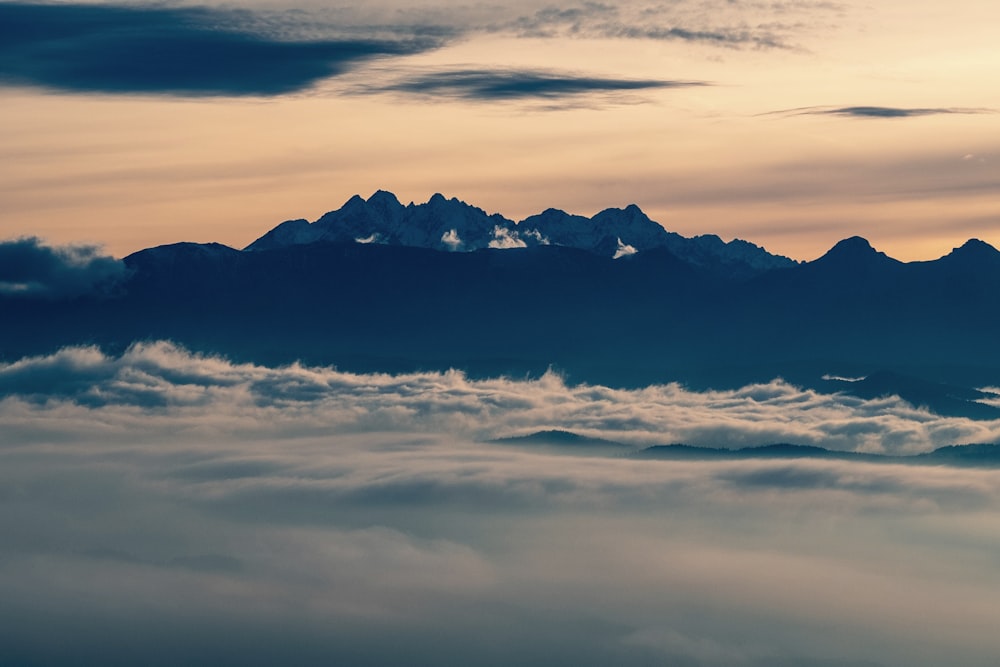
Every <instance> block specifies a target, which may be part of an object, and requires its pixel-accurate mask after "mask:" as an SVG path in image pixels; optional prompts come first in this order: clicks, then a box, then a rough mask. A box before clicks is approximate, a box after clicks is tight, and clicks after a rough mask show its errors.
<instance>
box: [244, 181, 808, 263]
mask: <svg viewBox="0 0 1000 667" xmlns="http://www.w3.org/2000/svg"><path fill="white" fill-rule="evenodd" d="M317 241H327V242H339V243H351V242H355V243H383V244H388V245H403V246H414V247H419V248H430V249H434V250H445V251H451V252H455V251H465V252H469V251H474V250H481V249H484V248H499V249H509V248H525V247H530V246H539V245H550V244H551V245H561V246H568V247H572V248H578V249H581V250H588V251H590V252H593V253H596V254H599V255H603V256H607V257H615V258H618V257H622V256H627V255H631V254H635V253H639V252H642V251H644V250H650V249H652V248H666V249H668V250H669V251H670V252H672V253H673V254H675V255H677V256H678V257H679V258H681V259H684V260H686V261H688V262H689V263H691V264H695V265H697V266H718V265H722V266H725V267H726V268H727V269H728V270H730V271H731V272H732V273H733V274H735V275H740V274H745V275H749V274H753V273H756V272H759V271H765V270H768V269H774V268H782V267H787V266H793V265H794V264H795V262H794V261H793V260H790V259H788V258H787V257H781V256H778V255H772V254H770V253H768V252H767V251H766V250H764V249H763V248H761V247H759V246H757V245H754V244H753V243H749V242H747V241H743V240H741V239H734V240H733V241H730V242H728V243H726V242H724V241H722V239H720V238H719V237H718V236H715V235H705V236H696V237H694V238H687V237H684V236H681V235H680V234H676V233H674V232H669V231H667V230H666V229H664V228H663V226H662V225H660V224H659V223H657V222H655V221H653V220H651V219H650V218H649V217H648V216H647V215H646V214H645V213H643V212H642V210H641V209H640V208H639V207H638V206H636V205H635V204H630V205H628V206H626V207H625V208H624V209H620V208H609V209H605V210H603V211H601V212H600V213H598V214H596V215H595V216H593V217H592V218H587V217H585V216H580V215H571V214H569V213H566V212H565V211H560V210H558V209H554V208H550V209H547V210H545V211H543V212H542V213H539V214H538V215H533V216H530V217H528V218H525V219H524V220H521V221H520V222H515V221H513V220H510V219H508V218H505V217H503V216H502V215H500V214H498V213H494V214H492V215H490V214H487V213H486V212H485V211H483V210H482V209H480V208H477V207H475V206H471V205H470V204H467V203H465V202H463V201H460V200H458V199H455V198H452V199H447V198H445V197H444V196H443V195H440V194H435V195H434V196H432V197H431V198H430V200H428V201H427V202H426V203H423V204H414V203H412V202H411V203H410V204H407V205H406V206H404V205H403V204H401V203H400V202H399V200H398V199H397V198H396V196H395V195H394V194H392V193H391V192H386V191H383V190H379V191H378V192H376V193H375V194H373V195H372V196H371V197H370V198H369V199H368V200H367V201H366V200H365V199H363V198H362V197H360V196H358V195H355V196H353V197H351V199H349V200H348V201H347V202H346V203H345V204H344V205H343V206H342V207H341V208H339V209H337V210H335V211H330V212H329V213H327V214H325V215H323V216H322V217H321V218H319V219H318V220H317V221H316V222H314V223H311V224H310V223H309V222H307V221H305V220H289V221H287V222H283V223H281V224H280V225H278V226H277V227H275V228H274V229H272V230H271V231H269V232H268V233H267V234H265V235H264V236H262V237H260V238H259V239H257V240H256V241H254V242H253V243H251V244H250V245H249V246H247V247H246V250H249V251H258V250H268V249H271V248H277V247H284V246H289V245H301V244H308V243H314V242H317Z"/></svg>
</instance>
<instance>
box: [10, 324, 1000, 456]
mask: <svg viewBox="0 0 1000 667" xmlns="http://www.w3.org/2000/svg"><path fill="white" fill-rule="evenodd" d="M0 397H4V398H3V400H2V401H0V419H2V420H3V421H4V423H5V425H6V426H7V428H8V429H12V430H16V429H31V428H32V427H33V426H34V427H41V426H42V425H46V426H45V427H46V428H52V429H55V430H54V431H53V434H55V433H63V434H64V435H73V434H79V433H84V432H94V433H101V434H103V435H107V436H108V437H112V436H113V433H109V432H107V431H106V429H105V426H104V425H106V424H110V423H125V424H132V425H136V426H138V425H140V424H141V425H143V428H145V430H146V432H147V437H148V438H149V439H156V438H158V437H160V436H161V435H170V434H171V433H173V432H174V431H175V430H176V429H177V428H178V424H184V428H185V429H189V430H192V431H197V432H201V433H216V432H232V431H239V432H240V433H245V434H253V435H252V437H258V436H259V437H269V436H277V435H282V436H284V435H288V434H292V433H295V434H299V435H303V436H304V435H316V434H329V433H340V434H349V433H361V432H370V431H380V432H404V433H428V434H430V433H445V434H449V435H451V436H454V437H462V438H468V439H474V440H482V439H490V438H496V437H504V436H511V435H521V434H526V433H531V432H534V431H539V430H548V429H562V430H568V431H573V432H576V433H579V434H582V435H586V436H593V437H603V438H607V439H611V440H616V441H620V442H625V443H629V444H633V445H635V446H648V445H652V444H669V443H686V444H691V445H701V446H711V447H730V448H735V447H744V446H754V445H765V444H772V443H795V444H803V445H818V446H823V447H827V448H830V449H838V450H847V451H862V452H875V453H879V452H881V453H892V454H908V453H917V452H922V451H929V450H931V449H934V448H936V447H939V446H944V445H950V444H964V443H971V442H996V441H998V440H1000V422H997V421H973V420H968V419H963V418H952V417H940V416H937V415H933V414H931V413H929V412H927V411H925V410H920V409H917V408H914V407H913V406H911V405H909V404H908V403H906V402H904V401H902V400H900V399H898V398H892V397H890V398H883V399H875V400H865V399H860V398H855V397H850V396H845V395H839V394H834V395H829V394H820V393H817V392H815V391H811V390H803V389H799V388H798V387H795V386H792V385H790V384H788V383H786V382H783V381H782V380H774V381H772V382H770V383H768V384H759V385H751V386H747V387H744V388H742V389H738V390H735V391H711V392H695V391H689V390H687V389H685V388H684V387H682V386H680V385H677V384H666V385H659V386H650V387H646V388H643V389H637V390H626V389H611V388H607V387H602V386H593V385H585V384H584V385H569V384H567V383H566V382H564V381H563V379H562V378H561V377H560V376H558V375H557V374H555V373H552V372H549V373H546V374H545V375H544V376H542V377H540V378H535V379H521V380H518V379H510V378H498V379H487V380H471V379H469V378H467V377H466V376H465V375H464V374H463V373H461V372H458V371H450V372H446V373H430V372H428V373H412V374H403V375H384V374H372V375H360V374H352V373H344V372H340V371H337V370H336V369H333V368H311V367H304V366H301V365H292V366H287V367H280V368H268V367H265V366H258V365H253V364H237V363H232V362H229V361H226V360H224V359H219V358H214V357H204V356H200V355H196V354H191V353H189V352H187V351H185V350H183V349H181V348H179V347H177V346H175V345H173V344H171V343H166V342H156V343H142V344H136V345H133V346H132V347H130V348H129V349H128V350H126V351H125V352H124V353H123V354H121V355H120V356H109V355H107V354H105V353H103V352H101V351H100V350H98V349H96V348H88V347H74V348H66V349H63V350H61V351H59V352H57V353H55V354H52V355H49V356H44V357H33V358H26V359H21V360H19V361H16V362H13V363H8V364H4V365H0ZM54 406H60V407H59V414H60V415H61V419H64V420H65V421H61V419H60V420H53V419H52V418H51V417H52V415H53V414H54ZM158 425H162V426H158ZM94 428H97V429H98V430H97V431H93V429H94ZM161 428H162V432H161Z"/></svg>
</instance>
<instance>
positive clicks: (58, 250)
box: [0, 237, 127, 298]
mask: <svg viewBox="0 0 1000 667" xmlns="http://www.w3.org/2000/svg"><path fill="white" fill-rule="evenodd" d="M126 273H127V269H126V267H125V264H124V263H122V262H121V261H120V260H117V259H115V258H113V257H109V256H107V255H104V254H102V252H101V249H100V248H99V247H98V246H90V245H69V246H49V245H45V244H44V243H43V242H42V241H41V240H40V239H38V238H34V237H28V238H22V239H15V240H12V241H0V296H22V295H23V296H31V297H38V296H41V297H49V298H58V297H73V296H80V295H82V294H90V293H95V292H98V293H100V292H102V291H108V290H111V289H113V288H114V286H115V285H116V284H117V282H118V281H119V280H121V279H122V278H124V277H125V275H126Z"/></svg>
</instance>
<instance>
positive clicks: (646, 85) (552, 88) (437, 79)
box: [366, 69, 708, 102]
mask: <svg viewBox="0 0 1000 667" xmlns="http://www.w3.org/2000/svg"><path fill="white" fill-rule="evenodd" d="M705 85H708V84H707V83H705V82H701V81H666V80H660V79H616V78H603V77H593V76H583V75H576V74H570V73H564V72H556V71H548V70H532V69H458V70H450V71H442V72H430V73H426V74H419V75H415V76H413V77H410V78H408V79H403V80H401V81H397V82H395V83H390V84H387V85H384V86H380V87H377V88H369V89H368V90H367V91H366V92H399V93H409V94H415V95H429V96H441V97H456V98H461V99H468V100H478V101H488V102H493V101H502V100H528V99H543V100H551V99H558V98H566V97H573V96H582V95H595V94H614V93H627V92H634V91H642V90H655V89H662V88H682V87H689V86H705Z"/></svg>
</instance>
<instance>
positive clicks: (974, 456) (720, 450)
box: [489, 430, 1000, 484]
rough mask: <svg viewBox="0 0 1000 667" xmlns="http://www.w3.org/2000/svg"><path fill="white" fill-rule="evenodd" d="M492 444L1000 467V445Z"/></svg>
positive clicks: (559, 440) (700, 457) (546, 437)
mask: <svg viewBox="0 0 1000 667" xmlns="http://www.w3.org/2000/svg"><path fill="white" fill-rule="evenodd" d="M489 442H491V443H493V444H498V445H507V446H512V447H521V448H525V449H530V450H533V451H541V452H546V453H552V454H574V455H580V454H584V455H589V456H615V457H624V456H628V457H633V458H639V459H658V460H670V461H719V460H747V459H758V460H759V459H769V460H775V459H785V460H787V459H812V460H816V459H825V460H839V461H865V462H869V463H904V464H913V465H946V466H953V467H959V466H968V467H990V468H995V467H1000V445H998V444H970V445H946V446H944V447H938V448H936V449H933V450H931V451H929V452H923V453H921V454H910V455H892V454H869V453H864V452H852V451H843V450H836V449H827V448H825V447H816V446H814V445H794V444H788V443H776V444H772V445H760V446H755V447H737V448H727V447H697V446H692V445H683V444H673V445H648V446H636V445H629V444H625V443H621V442H616V441H614V440H606V439H604V438H590V437H586V436H582V435H579V434H577V433H573V432H572V431H561V430H549V431H537V432H535V433H529V434H527V435H520V436H510V437H506V438H496V439H493V440H490V441H489ZM765 474H768V475H771V474H774V473H772V472H767V473H765ZM779 474H780V473H779ZM768 481H769V482H775V483H779V484H780V480H779V479H770V480H768Z"/></svg>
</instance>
